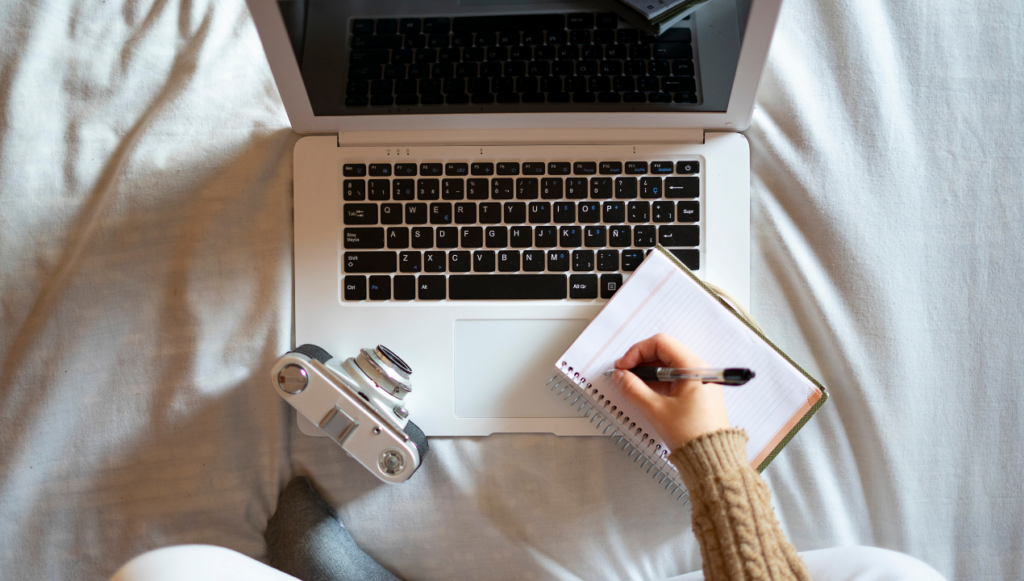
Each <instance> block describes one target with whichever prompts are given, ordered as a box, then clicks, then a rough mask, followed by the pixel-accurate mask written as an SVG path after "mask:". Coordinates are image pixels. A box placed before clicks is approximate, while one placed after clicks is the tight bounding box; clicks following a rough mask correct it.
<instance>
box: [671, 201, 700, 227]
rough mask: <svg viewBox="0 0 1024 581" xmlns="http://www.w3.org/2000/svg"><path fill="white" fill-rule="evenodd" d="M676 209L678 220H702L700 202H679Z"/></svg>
mask: <svg viewBox="0 0 1024 581" xmlns="http://www.w3.org/2000/svg"><path fill="white" fill-rule="evenodd" d="M676 210H677V212H676V221H677V222H697V221H698V220H700V202H679V205H678V206H676Z"/></svg>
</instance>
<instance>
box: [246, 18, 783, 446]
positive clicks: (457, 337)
mask: <svg viewBox="0 0 1024 581" xmlns="http://www.w3.org/2000/svg"><path fill="white" fill-rule="evenodd" d="M780 5H781V0H712V1H711V2H709V3H708V4H706V5H704V6H703V7H701V8H700V9H699V10H697V11H696V12H694V13H693V14H691V15H690V16H689V17H687V18H686V19H684V20H682V21H681V22H679V23H678V25H676V26H675V27H674V28H672V29H670V30H668V31H667V32H665V33H664V34H663V35H662V36H660V37H653V36H651V35H649V34H647V33H645V32H643V31H639V30H636V29H634V28H633V27H631V26H630V25H628V24H627V23H626V22H625V21H624V20H623V19H622V18H620V17H619V16H618V15H617V14H616V12H614V11H613V10H612V9H611V8H613V7H614V8H616V9H621V8H618V7H617V6H614V4H609V3H605V2H580V1H577V2H573V1H567V2H562V1H547V0H533V1H530V0H526V1H523V0H508V1H503V0H460V1H451V0H432V1H423V0H421V1H416V2H411V1H398V0H395V1H381V0H377V1H374V2H369V1H350V2H342V1H329V0H324V1H319V0H312V1H276V0H249V7H250V10H251V12H252V15H253V19H254V21H255V23H256V26H257V30H258V32H259V35H260V38H261V40H262V43H263V47H264V50H265V51H266V55H267V59H268V61H269V63H270V66H271V70H272V71H273V75H274V78H275V81H276V83H277V86H278V89H279V91H280V93H281V97H282V100H283V101H284V105H285V109H286V110H287V112H288V116H289V119H290V121H291V124H292V127H293V128H294V129H295V130H296V131H298V132H300V133H303V134H309V135H308V136H306V137H303V138H302V139H300V140H299V141H298V142H297V144H296V145H295V148H294V228H295V246H294V277H295V279H294V282H295V291H294V297H295V305H294V309H295V341H296V344H303V343H313V344H316V345H319V346H320V347H322V348H324V349H326V350H327V351H328V352H330V353H331V354H333V355H334V356H335V357H341V358H346V357H351V356H354V355H356V354H357V353H358V350H359V349H360V348H364V347H373V346H376V345H377V344H383V345H386V346H387V347H389V348H390V349H391V350H392V351H394V352H395V353H397V354H398V355H399V356H401V357H402V358H403V359H404V360H405V361H406V362H407V363H408V364H409V365H410V366H411V367H412V369H413V375H412V380H413V392H412V393H411V394H410V395H408V396H407V397H406V399H405V405H406V407H407V409H408V410H409V412H410V413H411V417H412V418H413V419H414V420H415V422H416V423H417V424H418V425H419V426H420V427H421V428H422V429H423V431H424V432H425V433H426V434H427V435H428V436H484V435H488V434H492V433H500V432H545V433H554V434H558V435H594V434H595V433H596V432H595V430H594V429H593V427H592V426H591V425H590V424H589V420H587V419H585V418H582V417H579V416H578V415H577V413H576V411H575V409H572V408H570V407H569V406H567V405H565V404H563V403H560V402H559V401H558V400H557V399H556V398H554V397H553V396H552V394H551V392H550V391H548V390H547V389H546V388H545V383H546V382H547V380H548V379H549V378H550V377H551V375H552V373H553V365H554V359H555V358H556V357H557V356H558V355H559V354H560V353H562V352H563V351H564V350H565V349H566V348H567V346H568V345H569V344H570V343H571V342H572V341H573V340H574V339H575V338H576V337H577V336H578V335H579V334H580V332H582V330H583V329H584V327H585V326H586V325H587V323H588V322H589V321H590V320H591V319H592V318H593V317H594V316H595V315H596V314H597V313H598V311H600V309H601V307H602V306H603V305H604V304H605V302H606V301H607V300H608V298H609V297H611V296H612V295H613V294H614V293H615V291H616V289H617V288H618V287H619V286H621V285H622V284H623V283H624V282H625V281H626V280H628V279H629V276H630V273H631V272H632V271H633V270H634V269H635V268H636V267H637V265H638V264H639V263H640V261H642V260H643V258H644V256H645V255H646V254H647V253H648V252H650V250H651V249H652V248H653V247H654V246H655V245H656V244H661V245H663V246H665V247H667V248H669V249H670V250H671V251H672V252H673V253H674V254H676V256H678V257H679V258H680V259H681V261H682V262H684V263H685V264H687V266H689V267H690V268H691V269H692V270H693V271H694V272H695V273H696V274H697V275H698V276H699V277H701V278H703V279H704V280H707V281H708V282H711V283H713V284H715V285H718V286H719V287H722V288H724V289H726V290H727V291H728V292H729V293H730V294H731V295H732V296H733V297H735V298H736V299H737V300H739V301H740V302H742V303H745V304H749V298H750V250H749V246H750V153H749V147H748V143H747V141H746V139H745V138H744V137H743V135H741V134H740V133H739V131H741V130H743V129H745V128H746V127H747V126H748V124H749V122H750V119H751V115H752V110H753V104H754V95H755V92H756V90H757V86H758V83H759V81H760V77H761V73H762V70H763V68H764V64H765V60H766V57H767V53H768V48H769V44H770V42H771V37H772V35H773V32H774V28H775V22H776V20H777V17H778V13H779V9H780ZM299 419H300V427H301V428H302V430H303V432H305V433H307V434H310V435H322V432H320V430H318V429H317V428H316V427H315V426H313V425H312V424H311V423H309V422H307V421H305V420H304V419H303V418H301V417H300V418H299Z"/></svg>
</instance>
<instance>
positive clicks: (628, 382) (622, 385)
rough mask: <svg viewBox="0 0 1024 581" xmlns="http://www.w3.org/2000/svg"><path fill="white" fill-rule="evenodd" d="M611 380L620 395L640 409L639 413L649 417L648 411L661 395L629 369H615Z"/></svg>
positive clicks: (653, 406)
mask: <svg viewBox="0 0 1024 581" xmlns="http://www.w3.org/2000/svg"><path fill="white" fill-rule="evenodd" d="M612 381H614V382H615V386H616V387H618V388H619V392H621V393H622V397H624V398H625V399H626V401H627V402H629V403H630V404H632V405H633V407H635V408H636V409H638V410H640V413H642V414H644V415H645V416H648V417H650V412H651V411H652V410H653V409H654V408H655V407H656V406H657V404H658V402H659V400H660V398H661V397H662V396H661V395H659V394H657V393H655V392H654V390H652V389H651V388H650V386H648V385H647V384H646V383H644V382H643V381H642V380H641V379H640V378H639V377H637V376H636V375H634V374H633V373H631V372H629V371H624V370H619V371H616V372H615V373H613V374H612Z"/></svg>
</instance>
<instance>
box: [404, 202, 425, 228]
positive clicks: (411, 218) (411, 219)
mask: <svg viewBox="0 0 1024 581" xmlns="http://www.w3.org/2000/svg"><path fill="white" fill-rule="evenodd" d="M405 223H406V224H426V223H427V205H426V204H406V205H405Z"/></svg>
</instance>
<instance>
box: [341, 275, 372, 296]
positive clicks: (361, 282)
mask: <svg viewBox="0 0 1024 581" xmlns="http://www.w3.org/2000/svg"><path fill="white" fill-rule="evenodd" d="M342 285H343V287H344V289H345V300H346V301H365V300H366V277H365V276H352V275H348V276H346V277H345V280H344V282H343V283H342Z"/></svg>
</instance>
